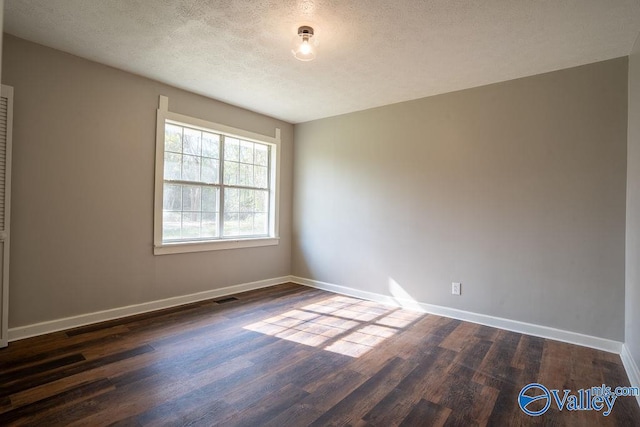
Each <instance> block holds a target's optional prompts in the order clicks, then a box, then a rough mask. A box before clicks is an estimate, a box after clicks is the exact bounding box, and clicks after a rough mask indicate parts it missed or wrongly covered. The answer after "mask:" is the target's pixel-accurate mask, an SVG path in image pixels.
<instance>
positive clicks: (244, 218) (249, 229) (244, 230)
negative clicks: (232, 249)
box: [238, 213, 253, 236]
mask: <svg viewBox="0 0 640 427" xmlns="http://www.w3.org/2000/svg"><path fill="white" fill-rule="evenodd" d="M239 219H240V229H239V230H238V234H239V235H241V236H250V235H252V234H253V214H252V213H241V214H240V216H239Z"/></svg>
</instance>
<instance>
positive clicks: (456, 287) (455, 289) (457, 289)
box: [451, 282, 462, 295]
mask: <svg viewBox="0 0 640 427" xmlns="http://www.w3.org/2000/svg"><path fill="white" fill-rule="evenodd" d="M461 290H462V284H461V283H458V282H452V283H451V293H452V294H453V295H460V294H461Z"/></svg>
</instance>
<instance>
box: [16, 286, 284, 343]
mask: <svg viewBox="0 0 640 427" xmlns="http://www.w3.org/2000/svg"><path fill="white" fill-rule="evenodd" d="M289 279H290V277H289V276H284V277H276V278H273V279H266V280H259V281H257V282H250V283H242V284H239V285H233V286H227V287H224V288H220V289H212V290H210V291H204V292H198V293H195V294H189V295H182V296H178V297H172V298H167V299H162V300H157V301H150V302H145V303H142V304H134V305H128V306H126V307H118V308H113V309H110V310H103V311H96V312H94V313H86V314H81V315H78V316H72V317H65V318H63V319H56V320H50V321H47V322H41V323H35V324H32V325H26V326H19V327H17V328H10V329H9V341H10V342H11V341H17V340H21V339H24V338H29V337H34V336H37V335H43V334H48V333H51V332H57V331H61V330H65V329H70V328H77V327H79V326H85V325H89V324H92V323H98V322H104V321H107V320H113V319H118V318H121V317H126V316H132V315H135V314H142V313H148V312H150V311H156V310H162V309H164V308H171V307H176V306H179V305H184V304H189V303H192V302H198V301H203V300H207V299H211V298H218V297H222V296H225V295H231V294H237V293H239V292H246V291H251V290H254V289H260V288H266V287H269V286H273V285H279V284H281V283H286V282H289V281H290V280H289Z"/></svg>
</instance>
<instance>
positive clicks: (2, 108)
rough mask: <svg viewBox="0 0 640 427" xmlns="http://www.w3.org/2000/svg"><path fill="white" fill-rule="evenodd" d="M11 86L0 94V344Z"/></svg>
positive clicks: (3, 341) (5, 318)
mask: <svg viewBox="0 0 640 427" xmlns="http://www.w3.org/2000/svg"><path fill="white" fill-rule="evenodd" d="M12 136H13V88H12V87H11V86H5V85H2V91H1V93H0V290H1V292H0V347H6V346H7V344H8V343H9V336H8V329H9V242H10V233H9V224H10V219H11V139H12Z"/></svg>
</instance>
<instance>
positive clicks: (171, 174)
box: [164, 153, 182, 180]
mask: <svg viewBox="0 0 640 427" xmlns="http://www.w3.org/2000/svg"><path fill="white" fill-rule="evenodd" d="M180 163H182V155H181V154H174V153H164V179H168V180H171V179H180V178H181V177H182V174H181V173H180V170H181V166H180Z"/></svg>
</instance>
